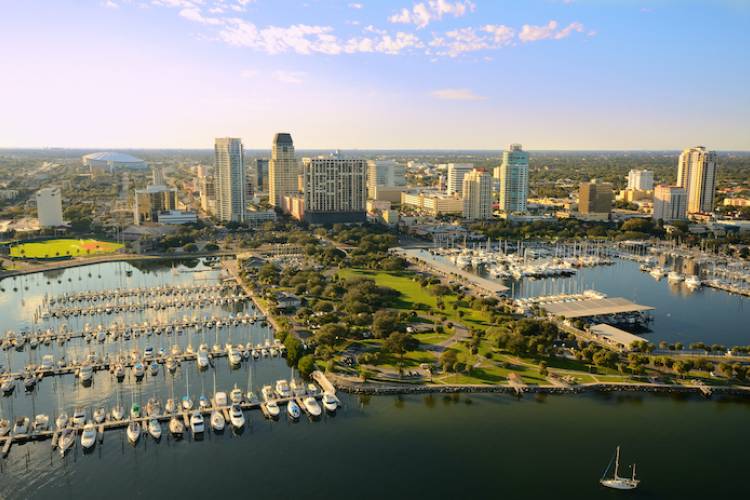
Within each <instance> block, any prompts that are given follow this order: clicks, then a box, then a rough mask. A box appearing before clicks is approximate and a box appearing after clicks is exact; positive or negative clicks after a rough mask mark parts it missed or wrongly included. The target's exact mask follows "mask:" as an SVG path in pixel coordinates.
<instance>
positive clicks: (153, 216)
mask: <svg viewBox="0 0 750 500" xmlns="http://www.w3.org/2000/svg"><path fill="white" fill-rule="evenodd" d="M176 209H177V190H176V189H174V188H171V189H170V188H168V187H166V186H163V185H161V186H154V185H150V186H146V189H136V190H135V200H134V203H133V221H134V222H135V224H142V223H144V222H159V215H160V214H162V213H164V212H172V211H175V210H176Z"/></svg>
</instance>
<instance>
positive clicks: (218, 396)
mask: <svg viewBox="0 0 750 500" xmlns="http://www.w3.org/2000/svg"><path fill="white" fill-rule="evenodd" d="M227 404H228V403H227V393H226V392H222V391H219V392H216V393H214V408H218V407H221V406H226V405H227Z"/></svg>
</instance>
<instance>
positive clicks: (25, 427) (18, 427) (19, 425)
mask: <svg viewBox="0 0 750 500" xmlns="http://www.w3.org/2000/svg"><path fill="white" fill-rule="evenodd" d="M29 421H30V420H29V417H18V418H17V419H16V423H15V424H13V434H27V433H28V432H29Z"/></svg>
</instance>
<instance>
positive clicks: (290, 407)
mask: <svg viewBox="0 0 750 500" xmlns="http://www.w3.org/2000/svg"><path fill="white" fill-rule="evenodd" d="M286 413H287V415H289V418H291V419H292V420H297V419H298V418H299V417H300V415H301V414H302V411H301V410H300V409H299V405H298V404H297V403H295V402H294V400H293V399H290V400H289V402H288V403H287V404H286Z"/></svg>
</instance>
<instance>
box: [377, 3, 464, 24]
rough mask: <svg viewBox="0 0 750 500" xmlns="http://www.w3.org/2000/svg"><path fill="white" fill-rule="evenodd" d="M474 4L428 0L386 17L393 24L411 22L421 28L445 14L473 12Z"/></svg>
mask: <svg viewBox="0 0 750 500" xmlns="http://www.w3.org/2000/svg"><path fill="white" fill-rule="evenodd" d="M475 8H476V5H475V4H474V3H473V2H471V1H470V0H459V1H456V2H451V1H450V0H428V1H426V2H419V3H417V4H415V5H414V6H413V7H412V8H411V10H409V9H407V8H402V9H401V10H400V11H398V12H397V13H396V14H393V15H392V16H390V17H389V18H388V21H390V22H391V23H394V24H413V25H415V26H416V27H417V29H422V28H424V27H425V26H427V25H428V24H430V23H431V22H433V21H439V20H441V19H442V18H443V16H446V15H452V16H453V17H462V16H463V15H465V14H466V13H467V12H473V11H474V9H475Z"/></svg>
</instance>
